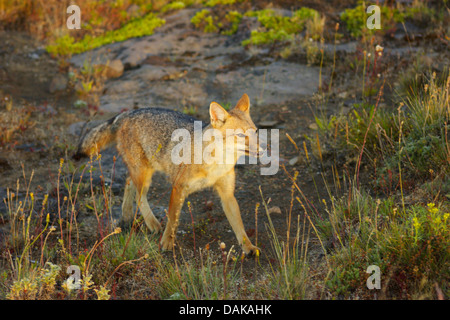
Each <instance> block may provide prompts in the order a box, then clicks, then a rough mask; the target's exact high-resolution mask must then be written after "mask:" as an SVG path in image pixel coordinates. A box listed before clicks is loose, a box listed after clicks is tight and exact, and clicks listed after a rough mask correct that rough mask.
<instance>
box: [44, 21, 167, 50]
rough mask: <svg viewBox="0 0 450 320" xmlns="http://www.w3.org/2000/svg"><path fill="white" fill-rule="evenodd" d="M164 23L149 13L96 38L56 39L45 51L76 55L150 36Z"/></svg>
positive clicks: (65, 37) (70, 37) (67, 36)
mask: <svg viewBox="0 0 450 320" xmlns="http://www.w3.org/2000/svg"><path fill="white" fill-rule="evenodd" d="M164 23H165V20H164V19H161V18H158V17H157V16H156V15H154V14H152V13H150V14H148V15H146V16H145V17H142V18H138V19H135V20H132V21H130V22H129V23H127V24H125V25H124V26H123V27H121V28H119V29H117V30H111V31H108V32H106V33H105V34H103V35H101V36H98V37H94V36H91V35H89V34H88V35H86V36H85V37H84V38H83V39H82V40H81V41H78V42H75V39H74V38H73V37H72V36H70V35H65V36H63V37H61V38H58V39H57V40H56V42H55V44H53V45H49V46H47V51H48V52H49V53H51V54H54V55H70V54H78V53H82V52H85V51H88V50H92V49H95V48H98V47H100V46H103V45H106V44H110V43H114V42H120V41H124V40H127V39H130V38H137V37H143V36H147V35H151V34H153V31H154V30H155V29H156V28H157V27H160V26H162V25H164Z"/></svg>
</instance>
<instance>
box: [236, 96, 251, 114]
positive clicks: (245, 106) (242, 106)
mask: <svg viewBox="0 0 450 320" xmlns="http://www.w3.org/2000/svg"><path fill="white" fill-rule="evenodd" d="M235 108H236V109H239V110H241V111H243V112H248V111H249V108H250V99H249V98H248V95H247V94H246V93H244V94H243V95H242V97H241V98H240V99H239V101H238V103H237V104H236V107H235Z"/></svg>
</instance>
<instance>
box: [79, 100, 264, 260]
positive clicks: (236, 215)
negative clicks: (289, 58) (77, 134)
mask: <svg viewBox="0 0 450 320" xmlns="http://www.w3.org/2000/svg"><path fill="white" fill-rule="evenodd" d="M209 118H210V123H203V122H202V126H201V129H200V130H201V131H202V133H205V132H206V131H207V130H210V129H213V130H215V132H218V133H219V135H214V142H220V143H217V144H216V146H218V148H219V149H220V150H216V149H217V148H215V149H214V148H209V149H208V145H209V144H210V143H211V142H209V141H202V142H201V143H202V147H203V150H205V152H206V153H208V152H209V153H210V154H212V155H214V153H215V152H216V151H217V152H219V151H220V152H221V153H223V154H225V155H226V156H227V157H230V158H231V161H225V162H224V161H209V163H207V162H206V161H200V162H199V161H194V160H195V159H194V155H193V154H191V155H185V154H183V156H185V159H187V160H189V161H184V162H183V163H179V164H177V163H174V161H172V160H173V150H174V148H175V147H176V146H177V141H174V140H173V139H172V135H173V132H174V131H175V130H179V129H183V130H187V132H189V133H190V134H191V135H195V122H196V121H198V120H197V119H195V118H193V117H191V116H189V115H186V114H184V113H181V112H178V111H174V110H170V109H163V108H156V107H151V108H140V109H136V110H131V111H126V112H122V113H120V114H118V115H116V116H114V117H112V118H110V119H109V120H106V121H105V122H103V123H101V124H99V125H98V126H96V127H94V128H92V129H91V130H89V131H88V132H87V133H84V134H83V135H82V137H81V138H80V140H79V143H78V148H77V151H76V153H75V154H74V155H73V158H74V159H75V160H79V159H81V158H83V157H92V156H93V155H95V154H99V152H100V151H101V150H103V149H105V148H108V147H110V146H112V145H114V144H115V145H116V149H117V151H118V153H119V155H120V156H121V157H122V159H123V162H124V163H125V165H126V167H127V169H128V176H127V178H126V183H125V190H124V195H123V201H122V217H121V220H122V223H128V224H129V223H131V222H132V221H133V219H134V214H133V204H134V202H136V205H137V207H138V208H139V210H140V213H141V215H142V216H143V218H144V221H145V224H146V226H147V228H148V229H149V230H150V231H152V232H160V231H162V227H161V224H160V222H159V221H158V219H157V218H156V217H155V216H154V214H153V212H152V210H151V208H150V206H149V203H148V200H147V193H148V190H149V187H150V185H151V181H152V176H153V174H154V173H155V172H157V171H159V172H163V173H164V174H165V175H166V176H167V178H168V179H169V182H170V183H171V187H172V189H171V195H170V201H169V207H168V212H167V215H166V216H167V221H166V226H165V230H164V233H163V234H162V237H161V238H160V245H161V248H162V249H163V250H172V249H173V247H174V243H175V236H176V230H177V227H178V224H179V216H180V212H181V209H182V206H183V204H184V202H185V200H186V198H187V197H188V196H189V195H190V194H192V193H193V192H196V191H199V190H202V189H205V188H213V189H214V190H215V191H216V192H217V194H218V195H219V197H220V200H221V204H222V208H223V211H224V212H225V215H226V217H227V219H228V222H229V223H230V225H231V228H232V230H233V231H234V234H235V236H236V238H237V241H238V243H239V245H240V247H241V248H242V250H243V252H244V253H245V254H246V255H247V256H251V255H255V254H259V252H260V249H259V248H258V247H256V246H254V245H253V244H252V243H251V241H250V239H249V237H248V235H247V233H246V231H245V228H244V224H243V222H242V217H241V212H240V208H239V205H238V202H237V200H236V198H235V196H234V192H235V181H236V176H235V165H236V163H237V160H238V159H239V158H240V157H241V156H245V155H246V156H250V157H256V158H257V157H260V156H261V155H262V153H263V152H264V151H265V146H264V145H263V143H262V142H261V143H259V141H258V139H257V130H258V129H257V127H256V125H255V124H254V122H253V121H252V119H251V116H250V99H249V97H248V95H247V94H245V93H244V94H243V95H242V97H241V98H240V99H239V101H238V102H237V104H236V105H235V107H234V108H233V109H231V110H229V111H227V110H226V109H225V108H223V107H222V106H221V105H220V104H219V103H217V102H214V101H213V102H211V103H210V106H209ZM230 132H231V134H230ZM230 135H231V141H232V143H231V148H230V143H228V144H227V143H225V139H229V138H230ZM216 139H223V141H216ZM228 141H229V140H227V142H228ZM194 143H195V141H193V140H192V139H190V141H189V140H187V142H185V144H190V145H188V146H187V147H190V148H187V150H193V147H194ZM185 146H186V145H185ZM211 149H212V151H211ZM208 150H210V151H208ZM184 151H185V149H183V152H184ZM231 151H233V152H232V154H231V155H230V152H231ZM227 159H229V158H227ZM216 160H217V159H216Z"/></svg>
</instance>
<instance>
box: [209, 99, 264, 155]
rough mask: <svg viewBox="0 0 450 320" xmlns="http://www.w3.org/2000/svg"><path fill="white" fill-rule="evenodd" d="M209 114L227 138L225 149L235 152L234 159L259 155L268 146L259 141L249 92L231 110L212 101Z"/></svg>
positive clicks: (212, 122) (213, 122) (216, 127)
mask: <svg viewBox="0 0 450 320" xmlns="http://www.w3.org/2000/svg"><path fill="white" fill-rule="evenodd" d="M209 114H210V118H211V126H212V127H213V128H214V129H216V130H219V131H220V133H221V136H222V137H223V139H224V140H225V141H224V143H223V146H224V151H225V152H226V153H230V152H233V153H234V155H235V159H234V161H237V159H238V158H239V157H240V156H242V155H247V156H251V157H259V156H261V155H262V154H263V153H264V151H265V149H266V146H265V145H263V144H262V143H261V144H260V142H259V139H258V128H257V127H256V126H255V124H254V123H253V121H252V119H251V117H250V99H249V97H248V95H247V94H245V93H244V95H243V96H242V97H241V98H240V99H239V101H238V102H237V104H236V106H235V107H234V108H233V109H232V110H230V111H226V110H225V109H224V108H223V107H222V106H221V105H220V104H218V103H217V102H212V103H211V104H210V107H209Z"/></svg>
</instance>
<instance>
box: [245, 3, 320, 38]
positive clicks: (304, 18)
mask: <svg viewBox="0 0 450 320" xmlns="http://www.w3.org/2000/svg"><path fill="white" fill-rule="evenodd" d="M245 15H246V16H249V17H256V18H257V19H258V21H259V22H260V23H261V26H262V30H252V31H251V35H250V38H249V39H247V40H244V41H243V42H242V45H244V46H245V45H249V44H252V45H263V44H270V43H273V42H276V41H281V42H283V41H292V40H293V39H294V35H296V34H298V33H299V32H301V31H302V30H303V29H304V28H305V27H306V26H309V32H310V33H311V34H310V36H311V37H316V36H317V34H316V33H317V32H321V31H322V30H323V21H324V20H323V18H320V14H319V13H318V12H317V11H315V10H314V9H310V8H306V7H302V8H301V9H299V10H297V11H294V12H293V13H292V16H291V17H287V16H282V15H280V14H277V13H276V12H275V11H274V10H272V9H264V10H259V11H248V12H246V13H245ZM320 26H321V27H320Z"/></svg>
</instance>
